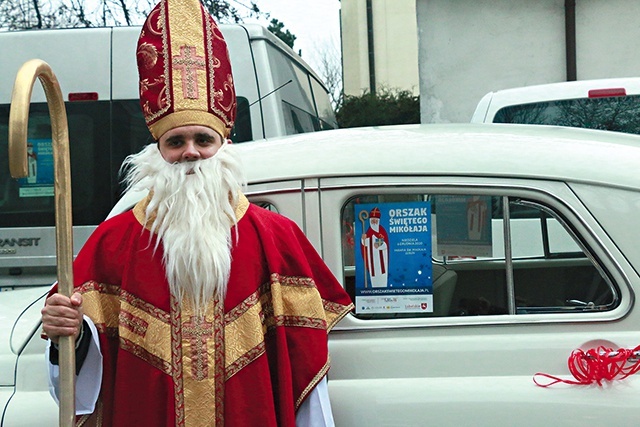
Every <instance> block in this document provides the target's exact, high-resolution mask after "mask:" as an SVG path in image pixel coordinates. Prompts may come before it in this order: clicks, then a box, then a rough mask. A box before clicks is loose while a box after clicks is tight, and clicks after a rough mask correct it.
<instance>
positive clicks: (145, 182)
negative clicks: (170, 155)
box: [123, 143, 244, 314]
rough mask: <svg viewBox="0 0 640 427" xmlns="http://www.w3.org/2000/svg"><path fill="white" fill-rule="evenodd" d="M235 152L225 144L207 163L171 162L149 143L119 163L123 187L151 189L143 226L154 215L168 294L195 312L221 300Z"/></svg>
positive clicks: (237, 186)
mask: <svg viewBox="0 0 640 427" xmlns="http://www.w3.org/2000/svg"><path fill="white" fill-rule="evenodd" d="M234 148H235V147H233V146H232V145H230V144H227V143H225V144H223V145H222V147H221V148H220V149H219V150H218V152H217V153H216V154H215V155H214V156H212V157H210V158H208V159H204V160H198V161H195V162H184V163H174V164H170V163H167V162H166V161H165V160H164V159H163V158H162V155H161V154H160V151H159V150H158V148H157V146H156V145H155V144H152V145H149V146H147V147H145V148H144V149H143V150H142V151H141V152H140V153H138V154H135V155H132V156H129V157H128V158H127V159H126V160H125V162H124V163H123V169H125V168H126V169H128V170H127V175H126V178H125V183H126V184H127V188H131V187H134V186H135V187H136V188H141V187H142V188H147V189H149V190H150V191H152V196H151V200H150V202H149V205H148V207H147V211H146V218H145V223H146V222H147V220H148V219H149V218H151V217H152V216H153V215H154V214H155V215H156V218H155V221H154V222H153V225H152V227H151V231H152V232H155V233H157V235H158V239H157V241H156V248H155V249H157V247H158V244H159V242H160V241H162V245H163V247H164V254H163V262H164V266H165V270H166V275H167V280H168V282H169V288H170V291H171V293H172V294H173V295H174V296H175V297H176V298H177V300H178V301H179V303H180V304H181V305H182V304H183V303H184V302H187V303H189V304H190V306H191V307H192V308H193V310H194V312H195V313H200V314H202V313H204V311H205V310H206V307H207V305H208V304H209V303H210V302H211V301H212V300H213V298H216V299H218V300H220V301H224V297H225V295H226V291H227V282H228V280H229V273H230V270H231V247H232V236H231V229H232V227H233V226H234V225H235V224H236V223H237V218H236V214H235V207H236V206H237V204H238V197H239V193H240V190H241V188H242V186H243V184H244V175H243V173H242V168H241V165H240V162H239V159H238V157H237V153H236V151H235V149H234ZM236 234H237V229H236ZM235 237H236V240H237V237H238V236H237V235H236V236H235Z"/></svg>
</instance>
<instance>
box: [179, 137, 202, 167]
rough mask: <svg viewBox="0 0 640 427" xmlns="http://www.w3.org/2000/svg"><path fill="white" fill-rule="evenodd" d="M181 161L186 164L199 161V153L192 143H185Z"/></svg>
mask: <svg viewBox="0 0 640 427" xmlns="http://www.w3.org/2000/svg"><path fill="white" fill-rule="evenodd" d="M182 159H183V160H185V161H188V162H189V161H194V160H198V159H200V151H198V148H197V147H196V145H195V143H194V142H193V141H187V143H186V144H185V146H184V151H183V152H182Z"/></svg>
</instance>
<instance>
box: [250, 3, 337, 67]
mask: <svg viewBox="0 0 640 427" xmlns="http://www.w3.org/2000/svg"><path fill="white" fill-rule="evenodd" d="M253 1H254V2H255V3H256V4H257V5H258V7H259V8H260V10H261V11H262V12H268V13H270V14H271V18H275V19H278V20H279V21H280V22H282V23H283V24H284V25H285V30H289V31H290V32H291V33H293V34H294V35H295V36H296V37H297V38H296V41H295V43H294V50H295V51H296V52H297V51H298V50H302V57H303V58H304V60H305V61H307V62H308V63H309V64H310V65H311V66H312V67H314V68H317V67H316V64H317V62H316V61H317V60H316V57H317V55H318V54H317V52H318V51H319V50H321V49H323V48H324V47H325V46H327V45H333V46H335V49H336V50H337V51H338V52H339V51H340V15H339V11H340V1H339V0H253ZM246 22H255V21H250V20H246ZM260 23H261V24H263V25H265V26H267V25H268V22H260Z"/></svg>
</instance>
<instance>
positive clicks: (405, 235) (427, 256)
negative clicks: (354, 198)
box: [354, 201, 433, 314]
mask: <svg viewBox="0 0 640 427" xmlns="http://www.w3.org/2000/svg"><path fill="white" fill-rule="evenodd" d="M354 209H355V212H354V214H355V218H356V228H355V243H356V244H355V254H354V256H355V267H356V272H355V274H356V277H355V284H356V290H355V305H356V313H371V314H373V313H429V312H433V285H432V283H433V280H432V277H431V275H432V270H433V269H432V265H431V203H430V202H426V201H425V202H408V203H376V204H371V203H368V204H356V205H355V206H354Z"/></svg>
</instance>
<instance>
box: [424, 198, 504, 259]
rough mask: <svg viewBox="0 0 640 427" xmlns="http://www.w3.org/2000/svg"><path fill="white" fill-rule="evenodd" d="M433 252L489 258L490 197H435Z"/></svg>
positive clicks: (490, 248) (454, 255)
mask: <svg viewBox="0 0 640 427" xmlns="http://www.w3.org/2000/svg"><path fill="white" fill-rule="evenodd" d="M436 231H437V233H436V235H437V254H438V255H440V256H448V257H490V256H492V247H491V196H466V195H465V196H454V195H451V196H450V195H446V196H437V198H436Z"/></svg>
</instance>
